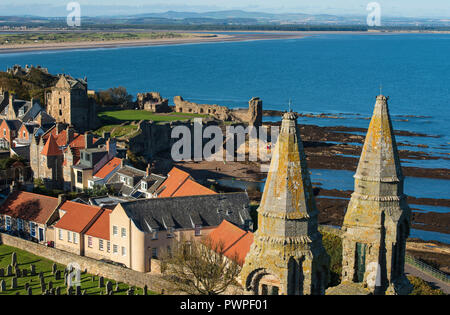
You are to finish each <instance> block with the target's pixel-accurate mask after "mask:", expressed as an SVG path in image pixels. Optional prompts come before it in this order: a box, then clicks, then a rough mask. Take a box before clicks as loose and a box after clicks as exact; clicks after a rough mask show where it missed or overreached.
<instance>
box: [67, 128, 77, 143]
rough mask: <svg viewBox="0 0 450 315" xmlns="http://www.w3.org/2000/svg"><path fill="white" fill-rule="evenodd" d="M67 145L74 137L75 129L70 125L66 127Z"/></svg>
mask: <svg viewBox="0 0 450 315" xmlns="http://www.w3.org/2000/svg"><path fill="white" fill-rule="evenodd" d="M66 137H67V143H66V144H67V145H69V144H70V143H72V141H73V139H74V137H75V131H74V130H73V127H72V126H69V127H67V136H66Z"/></svg>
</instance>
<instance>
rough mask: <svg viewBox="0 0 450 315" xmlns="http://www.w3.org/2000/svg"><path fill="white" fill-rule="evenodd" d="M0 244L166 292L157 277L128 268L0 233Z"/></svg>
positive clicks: (116, 279)
mask: <svg viewBox="0 0 450 315" xmlns="http://www.w3.org/2000/svg"><path fill="white" fill-rule="evenodd" d="M0 241H1V244H5V245H8V246H12V247H16V248H19V249H22V250H25V251H27V252H29V253H32V254H34V255H37V256H40V257H44V258H47V259H49V260H51V261H54V262H57V263H60V264H63V265H68V264H69V263H77V264H78V265H79V266H80V268H81V270H87V272H88V273H91V274H94V275H99V276H103V277H105V278H110V279H113V280H115V281H119V282H123V283H127V284H129V285H133V286H137V287H141V288H142V287H144V286H145V285H147V286H148V289H149V290H151V291H154V292H161V291H162V289H164V290H165V291H167V289H166V288H167V287H168V285H167V283H166V282H165V281H164V280H163V279H162V278H161V277H159V276H156V275H151V274H145V273H141V272H137V271H134V270H131V269H128V268H122V267H119V266H114V265H111V264H107V263H104V262H101V261H98V260H95V259H92V258H88V257H84V256H78V255H76V254H72V253H68V252H64V251H62V250H59V249H56V248H51V247H46V246H44V245H41V244H37V243H33V242H30V241H26V240H23V239H20V238H18V237H14V236H10V235H7V234H3V233H0Z"/></svg>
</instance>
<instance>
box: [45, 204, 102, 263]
mask: <svg viewBox="0 0 450 315" xmlns="http://www.w3.org/2000/svg"><path fill="white" fill-rule="evenodd" d="M102 212H103V209H101V208H100V207H95V206H91V205H84V204H82V203H78V202H72V201H66V202H64V203H63V204H62V205H61V206H60V207H59V217H60V219H59V220H58V222H56V224H55V225H54V227H55V247H56V248H58V249H62V250H65V251H68V252H71V253H75V254H78V255H81V256H84V255H85V249H86V247H85V233H86V232H87V230H88V229H89V228H90V227H91V226H92V225H93V224H94V222H95V221H96V220H97V219H98V217H99V216H100V215H101V214H102Z"/></svg>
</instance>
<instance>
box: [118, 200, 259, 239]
mask: <svg viewBox="0 0 450 315" xmlns="http://www.w3.org/2000/svg"><path fill="white" fill-rule="evenodd" d="M121 206H122V207H123V209H124V210H125V213H126V214H127V215H128V217H129V218H131V220H133V222H134V224H135V225H136V226H137V228H139V229H140V230H141V231H143V232H146V233H150V232H153V231H155V230H165V229H168V228H169V227H171V228H173V229H193V228H195V225H201V226H202V227H215V226H218V225H219V224H220V223H222V221H223V220H228V221H230V222H232V223H233V224H235V225H237V226H241V227H245V226H246V223H248V222H251V217H250V214H249V211H248V206H249V199H248V195H247V193H227V194H214V195H203V196H187V197H175V198H153V199H139V200H136V201H130V202H125V203H121Z"/></svg>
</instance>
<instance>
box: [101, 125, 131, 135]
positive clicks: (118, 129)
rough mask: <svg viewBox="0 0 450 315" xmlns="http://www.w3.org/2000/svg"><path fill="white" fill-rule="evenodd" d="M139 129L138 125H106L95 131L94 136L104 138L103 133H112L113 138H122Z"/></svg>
mask: <svg viewBox="0 0 450 315" xmlns="http://www.w3.org/2000/svg"><path fill="white" fill-rule="evenodd" d="M137 128H138V127H137V126H136V125H125V126H121V125H106V126H103V127H101V128H99V129H97V130H96V131H94V134H96V135H98V136H102V135H103V132H110V133H111V137H117V138H120V137H122V136H125V135H128V134H131V133H133V132H135V131H136V130H137Z"/></svg>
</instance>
